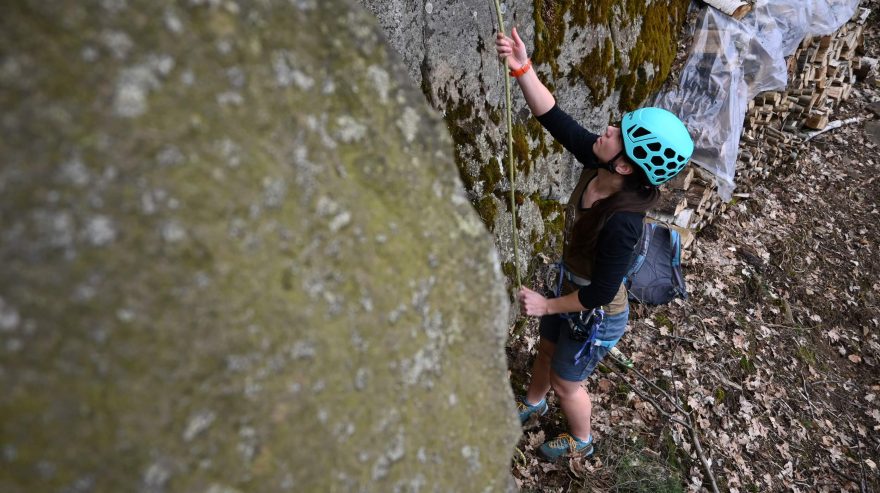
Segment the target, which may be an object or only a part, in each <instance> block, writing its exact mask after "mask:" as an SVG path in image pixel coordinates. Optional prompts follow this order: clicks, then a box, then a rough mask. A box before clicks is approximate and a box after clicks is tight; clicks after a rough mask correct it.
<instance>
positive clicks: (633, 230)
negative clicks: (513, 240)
mask: <svg viewBox="0 0 880 493" xmlns="http://www.w3.org/2000/svg"><path fill="white" fill-rule="evenodd" d="M511 35H512V38H510V37H507V36H505V35H503V34H501V33H499V34H498V36H497V38H496V41H495V47H496V50H497V52H498V56H499V57H501V58H506V60H507V65H508V67H509V68H510V71H511V72H510V74H511V76H513V77H515V78H516V81H517V82H518V83H519V87H520V89H521V90H522V92H523V95H524V96H525V99H526V103H527V104H528V106H529V108H530V109H531V111H532V114H534V115H535V117H536V118H537V119H538V121H539V122H540V123H541V125H543V126H544V128H546V129H547V130H548V131H549V132H550V134H551V135H552V136H553V137H554V138H555V139H556V140H557V141H559V143H560V144H562V145H563V147H565V148H566V149H567V150H568V151H569V152H571V153H572V154H573V155H574V157H575V159H577V160H578V161H579V162H580V163H581V164H583V171H582V172H581V176H580V179H579V180H578V183H577V185H576V186H575V188H574V192H573V193H572V194H571V198H570V199H569V201H568V205H567V207H566V212H565V216H566V217H565V230H564V235H563V254H562V262H560V270H561V272H560V278H561V281H560V284H561V289H558V291H557V293H556V296H555V297H552V298H546V297H544V296H542V295H541V294H539V293H537V292H535V291H533V290H531V289H529V288H526V287H522V288H521V289H520V291H519V293H518V297H519V300H520V302H521V305H522V307H523V311H525V313H526V314H527V315H531V316H538V317H541V320H540V329H539V330H540V336H541V337H540V342H539V343H538V354H537V357H536V358H535V362H534V365H533V366H532V377H531V381H530V382H529V386H528V391H527V393H526V395H524V396H521V397H520V398H518V399H517V401H518V402H517V405H518V407H519V411H520V412H519V416H520V420H521V421H522V422H523V423H525V422H526V421H528V420H529V418H530V417H531V416H533V415H543V414H545V413H546V412H547V400H546V396H547V392H549V390H550V389H551V388H552V389H553V391H554V392H555V394H556V398H557V399H558V401H559V405H560V407H561V408H562V411H563V412H564V413H565V417H566V418H567V420H568V426H569V432H568V433H563V434H561V435H559V436H558V437H556V438H555V439H552V440H549V441H547V442H545V443H544V444H543V445H541V447H540V450H539V451H540V453H541V455H543V456H544V457H545V458H548V459H551V460H552V459H557V458H559V457H562V456H571V455H578V456H590V455H592V454H593V436H592V433H591V427H590V418H591V414H592V404H591V402H590V395H589V394H588V393H587V391H586V390H585V389H584V387H583V386H582V382H583V381H584V380H585V379H586V378H587V377H588V376H590V374H591V373H592V372H593V370H594V369H595V368H596V365H597V364H598V363H599V361H600V360H602V358H603V357H604V356H605V355H606V354H607V353H608V351H609V350H610V349H611V348H612V347H614V345H615V344H616V343H617V341H618V340H619V339H620V337H621V336H622V335H623V333H624V330H625V329H626V325H627V318H628V316H629V303H628V301H627V294H626V288H624V286H623V282H622V281H623V278H624V276H625V275H626V271H627V269H628V268H629V265H630V262H631V260H632V255H633V251H634V249H635V245H636V243H637V242H638V240H639V238H640V236H641V232H642V224H643V221H644V219H645V212H646V211H647V210H648V209H650V208H651V207H652V206H653V205H654V204H655V203H656V202H657V200H658V199H659V198H660V192H659V190H658V189H657V186H658V185H660V184H662V183H663V182H665V181H667V180H669V179H670V178H672V177H673V176H675V175H676V174H678V173H679V172H680V171H681V170H682V168H684V166H685V164H687V161H688V159H690V156H691V153H692V152H693V148H694V144H693V141H692V140H691V137H690V135H689V134H688V131H687V129H686V128H685V126H684V124H683V123H682V122H681V121H680V120H679V119H678V118H677V117H676V116H675V115H673V114H672V113H670V112H668V111H666V110H663V109H659V108H641V109H638V110H635V111H632V112H630V113H626V114H625V115H624V116H623V119H622V122H621V125H620V127H615V126H609V127H608V128H606V129H605V131H604V132H602V133H601V134H599V135H595V134H593V133H590V132H588V131H587V130H585V129H584V128H583V127H581V126H580V125H579V124H578V123H577V122H575V121H574V119H572V118H571V117H570V116H569V115H567V114H566V113H565V112H563V111H562V110H561V109H560V108H559V107H558V106H557V105H556V100H555V99H554V98H553V95H552V94H550V91H549V90H548V89H547V88H546V87H545V86H544V84H542V83H541V81H540V80H538V76H537V75H536V74H535V71H534V70H531V61H530V60H529V57H528V54H527V53H526V47H525V45H524V44H523V42H522V39H520V37H519V35H518V34H517V32H516V29H515V28H514V29H513V31H512V32H511Z"/></svg>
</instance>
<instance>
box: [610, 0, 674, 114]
mask: <svg viewBox="0 0 880 493" xmlns="http://www.w3.org/2000/svg"><path fill="white" fill-rule="evenodd" d="M689 3H690V2H689V1H687V0H674V1H672V2H668V3H667V2H653V3H651V5H645V2H644V0H626V6H625V9H626V18H627V19H630V20H633V19H642V31H641V33H640V34H639V41H638V43H636V45H635V46H634V47H633V49H632V50H631V51H630V53H629V59H630V63H629V70H628V73H627V74H626V75H624V76H621V77H618V78H617V81H616V82H617V89H618V90H619V91H620V103H619V107H620V110H621V111H631V110H633V109H635V108H637V107H638V106H639V105H640V104H641V103H642V102H643V101H644V100H645V98H646V97H647V96H648V95H650V94H652V93H653V92H655V91H656V90H657V89H659V88H660V86H661V85H662V84H663V82H664V81H665V80H666V77H667V76H668V75H669V70H670V69H671V68H672V62H673V61H674V60H675V53H676V39H677V37H678V31H679V26H681V25H682V23H683V22H684V18H685V14H686V12H687V6H688V4H689ZM646 63H650V64H651V65H652V66H653V67H654V72H655V73H654V74H653V76H651V77H649V76H648V74H647V73H646V72H645V69H644V67H645V64H646Z"/></svg>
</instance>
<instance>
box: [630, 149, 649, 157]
mask: <svg viewBox="0 0 880 493" xmlns="http://www.w3.org/2000/svg"><path fill="white" fill-rule="evenodd" d="M632 153H633V157H635V158H636V159H645V158H646V157H648V151H646V150H645V148H644V147H642V146H639V147H636V148H635V149H633V151H632Z"/></svg>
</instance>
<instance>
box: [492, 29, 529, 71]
mask: <svg viewBox="0 0 880 493" xmlns="http://www.w3.org/2000/svg"><path fill="white" fill-rule="evenodd" d="M510 34H511V36H513V37H512V38H509V37H507V36H505V35H503V34H501V33H498V36H497V37H496V38H495V51H497V52H498V56H499V57H500V58H505V57H506V58H507V66H508V67H509V68H510V69H512V70H516V69H518V68H520V67H522V66H523V65H525V64H526V62H527V61H528V60H529V54H528V53H526V45H525V44H524V43H523V42H522V39H520V37H519V34H517V32H516V28H513V30H512V31H511V33H510Z"/></svg>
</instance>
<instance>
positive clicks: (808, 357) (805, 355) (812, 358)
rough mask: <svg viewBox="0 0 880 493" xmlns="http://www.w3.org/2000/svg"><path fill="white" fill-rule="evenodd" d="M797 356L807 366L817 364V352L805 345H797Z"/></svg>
mask: <svg viewBox="0 0 880 493" xmlns="http://www.w3.org/2000/svg"><path fill="white" fill-rule="evenodd" d="M797 356H798V359H799V360H801V361H803V362H804V363H805V364H807V365H815V364H816V352H815V351H813V349H812V348H810V347H808V346H807V345H805V344H798V345H797Z"/></svg>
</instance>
